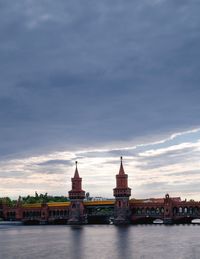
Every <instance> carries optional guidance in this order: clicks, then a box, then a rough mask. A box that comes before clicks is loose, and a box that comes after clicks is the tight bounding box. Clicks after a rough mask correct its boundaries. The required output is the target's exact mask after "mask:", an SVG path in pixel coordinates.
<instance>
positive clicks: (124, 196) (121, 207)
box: [113, 157, 131, 224]
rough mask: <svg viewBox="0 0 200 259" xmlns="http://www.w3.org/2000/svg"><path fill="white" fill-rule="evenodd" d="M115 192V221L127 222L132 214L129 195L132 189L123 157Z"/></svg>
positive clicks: (117, 222) (119, 222)
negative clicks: (125, 170)
mask: <svg viewBox="0 0 200 259" xmlns="http://www.w3.org/2000/svg"><path fill="white" fill-rule="evenodd" d="M113 193H114V196H115V211H114V223H115V224H127V223H128V222H129V216H130V210H129V197H130V196H131V189H130V188H129V187H128V175H127V174H125V172H124V167H123V161H122V157H121V164H120V169H119V173H118V174H117V175H116V188H114V189H113Z"/></svg>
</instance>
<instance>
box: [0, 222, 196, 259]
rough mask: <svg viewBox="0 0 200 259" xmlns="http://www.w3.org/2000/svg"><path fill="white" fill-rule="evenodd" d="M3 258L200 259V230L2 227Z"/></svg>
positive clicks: (191, 227)
mask: <svg viewBox="0 0 200 259" xmlns="http://www.w3.org/2000/svg"><path fill="white" fill-rule="evenodd" d="M4 258H5V259H10V258H12V259H14V258H16V259H29V258H30V259H32V258H34V259H35V258H37V259H38V258H48V259H56V258H59V259H62V258H65V259H110V258H111V259H122V258H123V259H129V258H130V259H137V258H141V259H146V258H148V259H154V258H155V259H159V258H162V259H186V258H187V259H200V226H198V225H175V226H164V225H137V226H127V227H116V226H113V225H85V226H80V227H73V226H61V225H54V226H6V225H4V226H2V225H0V259H4Z"/></svg>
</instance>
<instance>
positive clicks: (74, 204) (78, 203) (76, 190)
mask: <svg viewBox="0 0 200 259" xmlns="http://www.w3.org/2000/svg"><path fill="white" fill-rule="evenodd" d="M71 181H72V190H71V191H69V199H70V201H71V204H70V208H69V220H68V224H82V223H84V205H83V199H84V198H85V191H83V190H82V178H80V176H79V173H78V168H77V162H76V169H75V173H74V177H73V178H71Z"/></svg>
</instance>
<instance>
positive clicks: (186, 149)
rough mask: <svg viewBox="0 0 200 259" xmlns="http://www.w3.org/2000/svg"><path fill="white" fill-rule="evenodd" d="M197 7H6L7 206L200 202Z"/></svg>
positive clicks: (0, 135) (46, 3)
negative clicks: (30, 198)
mask: <svg viewBox="0 0 200 259" xmlns="http://www.w3.org/2000/svg"><path fill="white" fill-rule="evenodd" d="M199 11H200V2H199V0H190V1H188V0H151V1H149V0H131V1H130V0H127V1H122V0H115V1H114V0H110V1H106V0H101V1H91V0H90V1H89V0H86V1H81V0H76V1H74V0H73V1H72V0H68V1H66V0H58V1H54V0H41V1H34V0H18V1H12V0H7V1H0V35H1V39H0V143H1V144H0V197H5V196H10V197H13V198H16V197H18V196H19V195H22V196H24V195H28V194H30V195H31V194H34V192H35V191H37V192H38V193H40V192H42V193H44V192H48V193H49V194H51V195H68V191H69V190H70V188H71V177H72V176H73V174H74V169H75V166H74V163H75V161H76V160H78V167H79V173H80V175H81V177H82V178H83V188H84V190H85V191H87V192H89V193H90V195H91V196H103V197H113V194H112V189H113V188H114V187H115V175H116V174H117V173H118V170H119V163H120V156H123V158H124V159H123V160H124V167H125V171H126V173H128V175H129V187H131V188H132V197H134V198H145V197H147V198H149V197H163V196H164V195H165V193H166V192H169V194H170V195H171V196H181V197H182V198H187V199H196V200H198V199H199V200H200V188H199V186H200V162H199V161H200V159H199V158H200V122H199V115H200V102H199V99H200V86H199V82H200V73H199V70H200V59H199V56H200V48H199V46H200V17H199Z"/></svg>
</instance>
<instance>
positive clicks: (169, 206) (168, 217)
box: [164, 193, 173, 224]
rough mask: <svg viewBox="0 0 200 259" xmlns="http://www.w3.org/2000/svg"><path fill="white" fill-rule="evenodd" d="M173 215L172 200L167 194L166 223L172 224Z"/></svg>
mask: <svg viewBox="0 0 200 259" xmlns="http://www.w3.org/2000/svg"><path fill="white" fill-rule="evenodd" d="M172 221H173V215H172V199H171V198H170V197H169V194H168V193H167V194H166V195H165V198H164V223H165V224H172Z"/></svg>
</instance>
